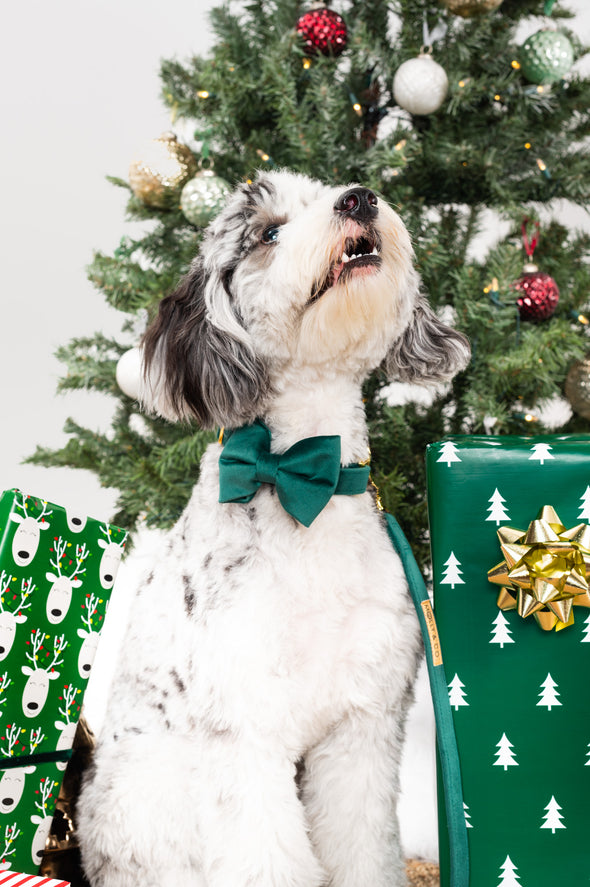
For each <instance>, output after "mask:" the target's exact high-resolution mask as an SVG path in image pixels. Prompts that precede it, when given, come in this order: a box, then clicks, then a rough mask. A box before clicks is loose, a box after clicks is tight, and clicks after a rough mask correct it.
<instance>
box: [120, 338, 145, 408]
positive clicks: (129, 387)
mask: <svg viewBox="0 0 590 887" xmlns="http://www.w3.org/2000/svg"><path fill="white" fill-rule="evenodd" d="M141 360H142V353H141V348H139V347H137V346H136V347H135V348H130V349H129V351H126V352H125V353H124V354H122V355H121V357H120V358H119V360H118V361H117V368H116V371H115V378H116V380H117V385H118V386H119V388H120V389H121V391H122V392H123V394H126V395H127V397H130V398H132V400H137V399H138V397H139V384H140V381H141V373H142V368H141Z"/></svg>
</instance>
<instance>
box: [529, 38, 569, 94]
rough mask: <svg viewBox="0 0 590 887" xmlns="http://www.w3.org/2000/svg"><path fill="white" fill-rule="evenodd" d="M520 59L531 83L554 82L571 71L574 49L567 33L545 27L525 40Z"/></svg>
mask: <svg viewBox="0 0 590 887" xmlns="http://www.w3.org/2000/svg"><path fill="white" fill-rule="evenodd" d="M519 61H520V66H521V70H522V73H523V75H524V76H525V77H526V79H527V80H528V81H529V82H530V83H538V84H547V83H554V82H555V81H556V80H560V79H561V78H562V77H564V76H565V74H567V73H568V72H569V71H570V69H571V67H572V65H573V63H574V49H573V46H572V44H571V43H570V41H569V40H568V38H567V37H566V36H565V34H562V33H561V32H560V31H551V30H548V29H545V28H544V29H542V30H541V31H537V32H536V33H535V34H531V36H530V37H529V38H528V39H527V40H525V42H524V43H523V45H522V47H521V50H520V57H519Z"/></svg>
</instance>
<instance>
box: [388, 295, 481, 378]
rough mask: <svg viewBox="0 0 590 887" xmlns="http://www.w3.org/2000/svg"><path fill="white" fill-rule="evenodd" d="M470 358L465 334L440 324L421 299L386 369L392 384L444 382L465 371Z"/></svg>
mask: <svg viewBox="0 0 590 887" xmlns="http://www.w3.org/2000/svg"><path fill="white" fill-rule="evenodd" d="M470 355H471V351H470V348H469V342H468V340H467V338H466V337H465V336H464V335H463V333H459V332H457V330H454V329H453V328H452V327H450V326H447V324H445V323H443V322H442V321H441V320H439V318H438V317H437V316H436V314H435V313H434V311H433V310H432V308H431V307H430V305H429V304H428V302H427V300H426V299H425V297H424V296H422V295H418V297H417V300H416V304H415V307H414V311H413V314H412V316H411V318H410V322H409V324H408V325H407V327H406V329H405V330H404V332H403V333H402V335H401V336H400V338H399V339H398V340H397V341H396V342H394V344H393V345H392V346H391V348H390V349H389V351H388V353H387V355H386V357H385V360H384V361H383V368H384V370H385V373H386V375H387V377H388V378H389V379H391V380H392V381H394V380H395V381H400V382H415V383H428V382H444V381H445V380H447V379H451V378H452V377H453V376H454V375H455V374H456V373H458V372H459V371H460V370H463V369H465V367H466V366H467V364H468V362H469V358H470Z"/></svg>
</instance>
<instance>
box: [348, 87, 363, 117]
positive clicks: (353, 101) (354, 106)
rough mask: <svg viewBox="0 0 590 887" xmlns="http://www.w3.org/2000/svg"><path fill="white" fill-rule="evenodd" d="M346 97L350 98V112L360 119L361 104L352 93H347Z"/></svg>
mask: <svg viewBox="0 0 590 887" xmlns="http://www.w3.org/2000/svg"><path fill="white" fill-rule="evenodd" d="M348 96H349V98H350V101H351V104H352V110H353V111H354V113H355V114H357V115H358V116H359V117H362V116H363V106H362V105H361V103H360V102H359V100H358V99H357V97H356V96H355V94H354V93H353V92H349V93H348Z"/></svg>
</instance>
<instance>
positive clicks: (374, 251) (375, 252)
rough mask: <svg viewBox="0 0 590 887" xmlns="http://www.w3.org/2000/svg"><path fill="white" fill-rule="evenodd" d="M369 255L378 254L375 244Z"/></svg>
mask: <svg viewBox="0 0 590 887" xmlns="http://www.w3.org/2000/svg"><path fill="white" fill-rule="evenodd" d="M371 255H372V256H378V255H379V252H378V250H377V247H376V246H374V247H373V252H372V253H371Z"/></svg>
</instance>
